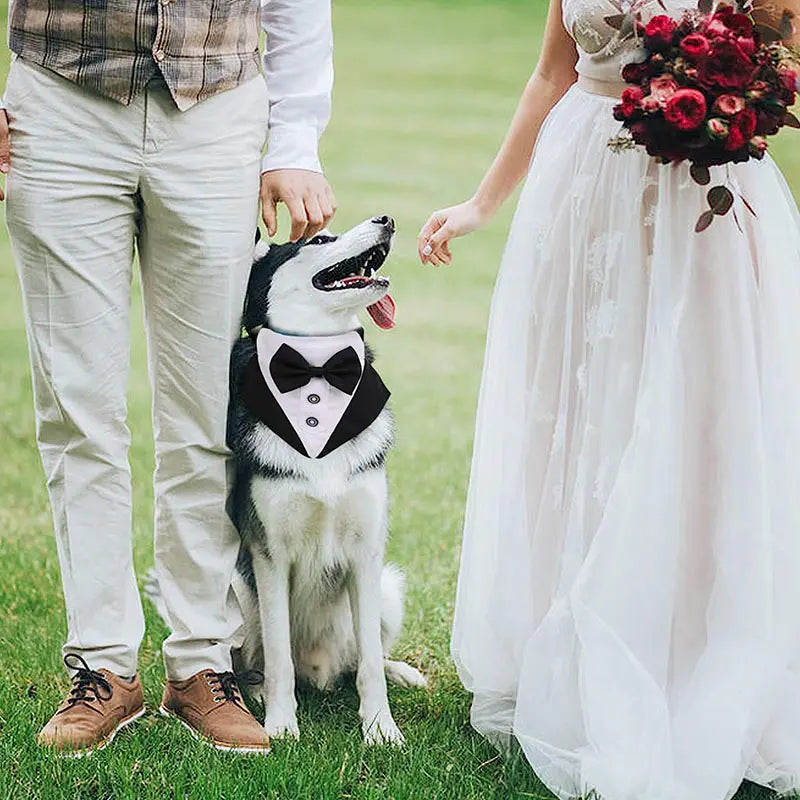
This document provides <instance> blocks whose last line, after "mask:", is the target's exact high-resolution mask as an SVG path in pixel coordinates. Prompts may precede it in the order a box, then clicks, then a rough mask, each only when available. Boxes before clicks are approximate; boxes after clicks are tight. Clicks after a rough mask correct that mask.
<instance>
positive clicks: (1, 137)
mask: <svg viewBox="0 0 800 800" xmlns="http://www.w3.org/2000/svg"><path fill="white" fill-rule="evenodd" d="M10 167H11V149H10V147H9V143H8V115H7V114H6V111H5V109H0V173H2V174H3V175H8V170H9V169H10ZM5 199H6V195H5V192H4V191H3V190H2V189H1V188H0V201H2V200H5Z"/></svg>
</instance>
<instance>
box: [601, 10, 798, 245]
mask: <svg viewBox="0 0 800 800" xmlns="http://www.w3.org/2000/svg"><path fill="white" fill-rule="evenodd" d="M606 22H607V23H608V24H609V25H611V26H612V27H615V28H617V29H618V30H620V31H621V32H622V33H627V34H628V35H630V36H633V37H636V38H637V39H638V40H639V41H640V45H641V47H640V51H641V55H642V58H641V60H640V61H638V62H636V63H631V64H628V65H627V66H625V68H624V69H623V72H622V77H623V79H624V80H625V81H626V82H627V83H630V84H632V86H630V87H629V88H628V89H626V90H625V91H624V92H623V94H622V98H621V102H620V104H619V105H617V106H616V107H615V108H614V117H615V118H616V119H618V120H619V121H620V122H622V125H623V128H624V129H625V133H624V134H623V135H621V136H619V137H617V138H615V139H612V140H611V141H610V142H609V146H610V147H612V149H615V150H622V149H626V148H629V147H634V146H637V145H642V146H644V147H645V148H646V149H647V152H648V153H649V154H650V155H651V156H654V157H656V158H658V159H659V160H660V161H661V162H662V163H664V164H668V163H679V162H682V161H688V162H689V163H690V165H691V167H690V172H691V175H692V178H693V179H694V180H695V181H696V182H697V183H699V184H700V185H702V186H705V185H707V184H709V183H710V182H711V173H710V170H709V167H712V166H718V165H723V164H731V163H738V162H743V161H747V160H749V159H751V158H756V159H760V158H763V157H764V154H765V152H766V150H767V138H766V137H768V136H773V135H774V134H776V133H778V131H779V130H780V129H781V128H782V127H784V126H790V127H793V128H800V121H798V119H797V117H795V116H794V114H792V112H791V111H790V110H789V108H790V107H791V106H792V105H794V102H795V100H796V97H797V92H798V90H799V89H800V87H799V86H798V83H799V79H798V73H797V71H796V70H797V67H796V66H795V59H796V58H797V54H796V52H793V50H792V49H791V48H790V47H789V45H788V44H786V42H788V40H789V39H790V38H791V36H792V33H793V26H792V15H791V13H790V12H788V11H787V12H785V13H784V15H783V18H782V20H781V22H780V24H779V27H778V28H772V27H770V26H767V25H763V24H759V23H757V22H756V20H755V18H754V16H753V13H752V7H751V5H750V0H737V5H736V8H734V7H732V6H729V5H725V4H720V5H719V6H717V7H716V8H714V5H713V0H700V2H699V5H698V9H697V10H696V11H687V12H686V13H685V14H684V15H683V17H681V18H680V19H677V20H676V19H672V18H671V17H668V16H666V15H659V16H656V17H653V18H652V19H651V20H650V21H649V22H648V23H647V24H644V23H643V22H642V21H641V19H640V17H639V15H638V14H637V13H635V12H632V13H629V14H620V15H615V16H613V17H608V18H606ZM626 28H627V29H628V30H627V31H626V30H625V29H626ZM742 200H743V202H744V205H745V207H746V208H747V209H748V210H749V211H750V212H751V213H755V212H754V211H753V209H752V208H751V207H750V206H749V204H748V203H747V201H746V200H745V199H744V198H742ZM733 203H734V197H733V192H732V191H731V189H730V188H728V187H727V186H724V185H720V186H714V187H713V188H711V189H710V190H709V192H708V205H709V208H708V210H707V211H705V212H704V213H703V214H702V215H701V216H700V218H699V219H698V221H697V226H696V230H697V231H698V232H700V231H703V230H705V229H706V228H707V227H708V226H709V225H711V223H712V222H713V221H714V217H715V216H717V215H720V216H721V215H724V214H727V213H728V212H729V211H730V210H731V209H732V208H733ZM734 217H735V211H734ZM736 221H737V224H738V219H737V220H736Z"/></svg>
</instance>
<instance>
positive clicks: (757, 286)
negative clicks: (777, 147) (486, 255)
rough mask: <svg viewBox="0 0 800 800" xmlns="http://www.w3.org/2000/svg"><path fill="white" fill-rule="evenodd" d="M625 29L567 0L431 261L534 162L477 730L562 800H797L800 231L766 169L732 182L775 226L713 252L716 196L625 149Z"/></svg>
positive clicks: (604, 11) (496, 407) (476, 506)
mask: <svg viewBox="0 0 800 800" xmlns="http://www.w3.org/2000/svg"><path fill="white" fill-rule="evenodd" d="M783 3H784V4H785V5H787V6H789V8H790V9H791V10H793V11H794V12H795V13H800V2H798V0H783ZM664 4H665V5H666V8H667V10H668V12H669V13H670V14H672V15H674V16H677V15H679V14H680V13H681V12H682V11H683V10H684V9H686V8H688V7H689V0H664ZM635 5H636V6H638V7H639V8H640V10H642V12H643V14H644V16H645V17H647V16H649V15H653V14H658V13H664V11H663V10H662V8H661V4H660V3H659V2H658V0H653V2H648V1H647V0H644V2H636V3H635ZM615 13H618V10H615V7H614V6H612V5H610V4H609V3H608V2H607V0H563V7H562V2H559V0H552V3H551V8H550V13H549V17H548V21H547V28H546V37H545V44H544V49H543V52H542V56H541V60H540V62H539V65H538V67H537V69H536V71H535V73H534V75H533V77H532V79H531V81H530V82H529V84H528V86H527V88H526V90H525V93H524V95H523V98H522V102H521V105H520V107H519V110H518V113H517V115H516V117H515V120H514V122H513V124H512V126H511V130H510V132H509V135H508V137H507V140H506V142H505V144H504V145H503V148H502V149H501V151H500V154H499V155H498V157H497V159H496V161H495V163H494V164H493V166H492V167H491V169H490V170H489V172H488V173H487V175H486V177H485V179H484V180H483V182H482V184H481V186H480V188H479V189H478V191H477V193H476V195H475V196H474V197H473V198H472V199H471V200H468V201H467V202H465V203H462V204H461V205H458V206H455V207H453V208H448V209H445V210H443V211H439V212H436V213H435V214H434V215H433V216H432V217H431V219H430V220H429V221H428V223H427V224H426V225H425V227H424V228H423V230H422V233H421V236H420V241H419V248H420V256H421V258H422V260H423V262H427V263H431V264H434V265H437V264H445V263H450V260H451V254H450V250H449V242H450V241H451V240H452V239H453V238H454V237H457V236H460V235H463V234H465V233H468V232H469V231H472V230H475V229H476V228H478V227H480V226H481V225H483V224H485V223H486V222H487V220H488V219H489V218H490V217H491V216H492V214H493V213H494V211H495V210H496V209H497V208H498V207H499V206H500V204H501V203H502V202H503V200H505V199H506V197H508V195H509V194H510V193H511V191H512V190H513V188H514V187H515V185H516V184H517V182H518V181H519V180H520V179H521V178H522V177H523V175H524V173H525V172H526V171H527V167H528V164H529V160H530V158H531V154H532V151H533V147H534V141H536V151H535V154H534V156H533V161H532V163H531V165H530V172H529V175H528V180H527V183H526V186H525V188H524V190H523V193H522V197H521V200H520V204H519V209H518V212H517V215H516V219H515V221H514V224H513V227H512V230H511V235H510V239H509V242H508V247H507V250H506V254H505V257H504V260H503V265H502V268H501V271H500V276H499V280H498V284H497V288H496V293H495V297H494V302H493V307H492V315H491V321H490V325H489V339H488V347H487V355H486V364H485V371H484V377H483V386H482V390H481V397H480V408H479V413H478V423H477V434H476V441H475V455H474V461H473V468H472V478H471V486H470V493H469V500H468V508H467V515H466V527H465V534H464V548H463V556H462V563H461V573H460V579H459V590H458V599H457V609H456V618H455V624H454V631H453V644H452V651H453V656H454V658H455V660H456V663H457V665H458V669H459V672H460V675H461V677H462V679H463V681H464V684H465V685H466V687H467V688H468V689H469V690H470V691H472V692H473V693H474V696H475V699H474V705H473V710H472V719H473V723H474V725H475V726H476V727H477V728H478V730H480V731H481V732H483V733H484V734H486V735H487V736H490V737H491V738H492V739H494V740H497V741H507V740H508V739H509V737H510V736H514V737H515V738H516V739H517V740H518V741H519V743H520V744H521V745H522V748H523V749H524V752H525V754H526V756H527V758H528V759H529V761H530V763H531V764H532V766H533V768H534V769H535V771H536V772H537V774H538V775H539V776H540V777H541V779H542V780H543V781H544V782H545V783H546V784H547V786H548V787H550V789H552V790H553V791H554V792H555V793H556V794H557V795H559V796H560V797H563V798H567V797H574V796H579V795H584V794H586V793H589V792H591V791H592V790H594V791H595V792H596V793H597V794H598V795H599V796H601V797H603V798H606V800H662V799H663V800H667V799H669V800H727V798H729V797H731V796H732V795H733V794H734V793H735V791H736V790H737V788H738V786H739V784H740V783H741V781H742V780H743V779H745V778H746V779H749V780H752V781H755V782H758V783H760V784H763V785H766V786H771V787H774V788H776V789H779V790H790V789H798V788H800V724H798V720H800V581H799V580H798V576H800V363H798V360H799V359H800V322H798V318H797V315H798V313H800V215H798V211H797V208H796V206H795V203H794V201H793V199H792V197H791V194H790V193H789V190H788V188H787V186H786V184H785V182H784V180H783V178H782V177H781V175H780V173H779V171H778V170H777V168H776V167H775V165H774V163H773V162H772V161H771V160H769V159H767V160H765V161H763V162H751V163H748V164H745V165H739V166H736V167H735V168H732V169H731V170H730V181H731V182H732V184H733V186H734V188H736V189H737V190H738V191H739V192H740V193H741V194H742V195H743V196H744V197H745V198H747V200H748V201H749V203H750V204H751V205H752V206H753V208H754V209H755V211H756V213H757V215H758V216H757V217H753V216H752V215H750V214H749V213H748V212H746V211H743V208H742V206H741V205H738V206H737V208H738V211H739V213H738V218H739V220H740V222H741V224H742V227H743V231H742V232H740V231H739V230H738V229H737V226H736V223H735V221H734V219H733V218H732V215H729V216H727V217H723V218H717V221H716V222H715V223H714V224H713V225H712V226H711V228H710V229H709V230H707V231H706V232H704V233H702V234H695V233H694V232H693V228H694V224H695V221H696V220H697V218H698V217H699V215H700V213H701V212H702V211H703V210H704V209H705V207H706V200H705V194H706V190H704V189H703V188H701V187H699V186H697V185H696V184H695V183H693V182H692V180H691V179H690V177H689V173H688V168H687V166H686V165H685V164H684V165H681V166H678V167H674V168H673V167H664V166H660V165H658V164H657V163H656V162H655V161H654V160H653V159H651V158H649V157H648V156H647V155H646V154H644V153H643V152H640V151H638V150H637V151H635V152H626V153H622V154H619V153H613V152H611V151H610V150H609V148H608V146H607V143H608V140H609V139H610V138H612V137H614V136H615V135H617V134H618V133H619V123H618V122H615V121H614V119H613V117H612V108H613V106H614V105H615V103H616V102H618V98H619V96H620V93H621V91H622V89H623V88H624V87H623V86H622V85H621V84H620V81H621V78H620V69H621V66H622V65H623V64H625V63H626V59H627V60H630V58H631V57H632V54H633V50H634V47H635V45H634V43H633V42H632V41H631V40H623V41H619V40H618V39H617V34H616V31H615V30H614V29H612V28H611V27H609V25H608V24H607V23H606V22H605V21H604V18H605V17H607V16H609V15H612V14H615ZM576 71H577V73H578V79H577V83H576V82H575V72H576ZM786 135H789V136H791V135H793V134H792V133H788V134H786ZM724 170H725V168H719V170H718V169H715V170H712V172H718V171H719V177H721V178H723V179H724ZM738 202H739V201H737V203H738Z"/></svg>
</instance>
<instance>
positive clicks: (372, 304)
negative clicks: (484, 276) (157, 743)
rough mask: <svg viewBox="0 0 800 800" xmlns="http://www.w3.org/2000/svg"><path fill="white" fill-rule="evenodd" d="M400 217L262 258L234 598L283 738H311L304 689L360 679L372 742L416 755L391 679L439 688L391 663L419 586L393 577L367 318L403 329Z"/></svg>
mask: <svg viewBox="0 0 800 800" xmlns="http://www.w3.org/2000/svg"><path fill="white" fill-rule="evenodd" d="M394 232H395V225H394V221H393V220H392V219H391V218H389V217H376V218H374V219H371V220H368V221H365V222H364V223H362V224H361V225H358V226H357V227H355V228H353V229H352V230H350V231H349V232H347V233H345V234H343V235H341V236H333V235H331V234H329V233H328V232H327V231H326V232H323V233H322V234H320V235H317V236H315V237H314V238H312V239H310V240H300V241H299V242H297V243H288V244H283V245H272V246H267V245H266V244H265V243H263V242H259V243H258V244H257V245H256V258H255V261H254V264H253V268H252V272H251V275H250V280H249V284H248V289H247V296H246V300H245V309H244V315H243V320H242V321H243V330H244V331H245V332H246V335H245V336H243V338H241V339H240V340H239V341H237V343H236V344H235V346H234V348H233V352H232V356H231V368H230V397H231V399H230V411H229V418H228V445H229V447H230V449H231V450H232V452H233V453H234V455H235V463H236V479H235V484H234V488H233V491H232V493H231V498H230V503H229V513H230V516H231V518H232V519H233V521H234V523H235V524H236V526H237V528H238V529H239V531H240V533H241V536H242V549H241V553H240V557H239V561H238V564H237V569H236V575H235V580H234V590H235V592H236V594H237V597H238V599H239V602H240V605H241V608H242V612H243V617H244V639H243V642H242V645H241V647H240V648H238V649H237V650H235V651H234V665H235V668H236V670H237V671H242V672H260V673H262V674H263V676H264V680H263V683H259V685H257V686H256V687H255V688H254V689H253V690H252V692H251V694H252V695H253V696H254V697H255V698H256V699H259V700H260V701H261V702H263V704H264V713H265V718H264V728H265V730H266V731H267V733H268V734H270V736H272V737H276V738H278V737H282V736H291V737H298V736H299V730H298V724H297V716H296V708H297V703H296V699H295V678H296V677H297V678H299V679H301V680H305V681H308V682H310V683H311V684H313V685H314V686H316V687H317V688H319V689H322V690H331V689H332V688H333V687H334V686H335V685H336V684H337V682H338V681H339V679H340V678H341V677H343V676H345V675H347V674H350V673H355V674H356V686H357V689H358V694H359V700H360V706H359V715H360V718H361V725H362V731H363V735H364V739H365V741H366V742H367V743H368V744H381V743H387V744H398V745H399V744H402V743H403V735H402V733H401V732H400V730H399V729H398V727H397V725H396V723H395V721H394V719H393V717H392V713H391V710H390V708H389V701H388V695H387V686H386V680H387V678H388V680H389V681H391V682H393V683H395V684H398V685H402V686H424V685H425V684H426V679H425V677H424V676H423V675H422V674H421V673H420V672H419V671H418V670H417V669H415V668H414V667H412V666H410V665H408V664H405V663H403V662H399V661H392V660H390V659H389V652H390V650H391V647H392V644H393V642H394V641H395V639H396V637H397V635H398V633H399V631H400V628H401V625H402V620H403V596H404V576H403V574H402V572H401V571H400V570H399V569H398V568H396V567H394V566H391V565H384V549H385V542H386V538H387V532H388V491H387V479H386V456H387V454H388V453H389V451H390V449H391V447H392V445H393V443H394V425H393V419H392V414H391V411H390V408H389V405H388V402H387V401H388V397H389V392H388V390H387V389H386V387H385V386H384V385H383V382H382V381H381V379H380V377H379V376H378V374H377V372H375V370H374V367H373V355H372V352H371V351H370V349H369V347H368V346H367V345H366V344H365V342H364V333H363V328H362V327H361V324H360V322H359V319H358V313H359V312H360V311H362V310H366V311H367V312H368V313H369V315H370V317H371V318H372V319H373V321H374V322H375V323H376V324H377V325H378V326H379V327H381V328H384V329H387V328H391V327H392V326H393V324H394V312H395V305H394V301H393V300H392V298H391V296H390V295H389V286H390V279H389V278H388V277H387V276H384V275H382V274H379V270H380V269H381V267H382V266H383V264H384V262H385V260H386V258H387V256H388V255H389V251H390V249H391V246H392V241H393V238H394Z"/></svg>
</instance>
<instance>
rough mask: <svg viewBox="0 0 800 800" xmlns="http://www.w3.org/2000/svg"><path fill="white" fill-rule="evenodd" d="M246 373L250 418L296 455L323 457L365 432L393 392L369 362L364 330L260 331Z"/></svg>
mask: <svg viewBox="0 0 800 800" xmlns="http://www.w3.org/2000/svg"><path fill="white" fill-rule="evenodd" d="M255 343H256V352H255V354H254V355H253V357H252V358H251V359H250V362H249V364H248V365H247V368H246V370H245V375H244V381H243V383H242V392H243V399H244V402H245V404H246V405H247V407H248V408H249V409H250V411H251V412H252V414H253V415H254V416H255V417H256V418H257V419H258V420H260V421H261V422H263V423H264V424H265V425H266V426H267V427H268V428H269V429H270V430H271V431H272V432H273V433H275V434H276V435H277V436H280V438H281V439H283V440H284V441H285V442H286V443H287V444H289V445H291V446H292V447H293V448H294V449H295V450H297V452H298V453H301V454H302V455H304V456H307V457H308V458H323V457H324V456H326V455H328V454H329V453H331V452H333V451H334V450H336V448H337V447H341V446H342V445H343V444H345V443H346V442H349V441H350V440H351V439H353V438H355V437H356V436H358V435H359V434H360V433H362V432H363V431H364V430H366V429H367V428H368V427H369V426H370V425H371V424H372V423H373V422H374V421H375V420H376V419H377V418H378V415H379V414H380V413H381V411H383V408H384V406H385V405H386V403H387V401H388V400H389V390H388V389H387V388H386V386H385V385H384V383H383V381H382V380H381V378H380V376H379V375H378V373H377V372H376V371H375V370H374V369H373V367H372V365H371V364H369V363H367V358H366V349H365V345H364V332H363V331H351V332H349V333H344V334H341V335H337V336H289V335H286V334H282V333H277V332H276V331H273V330H270V329H268V328H262V329H261V330H260V331H259V333H258V335H257V336H256V340H255Z"/></svg>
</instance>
